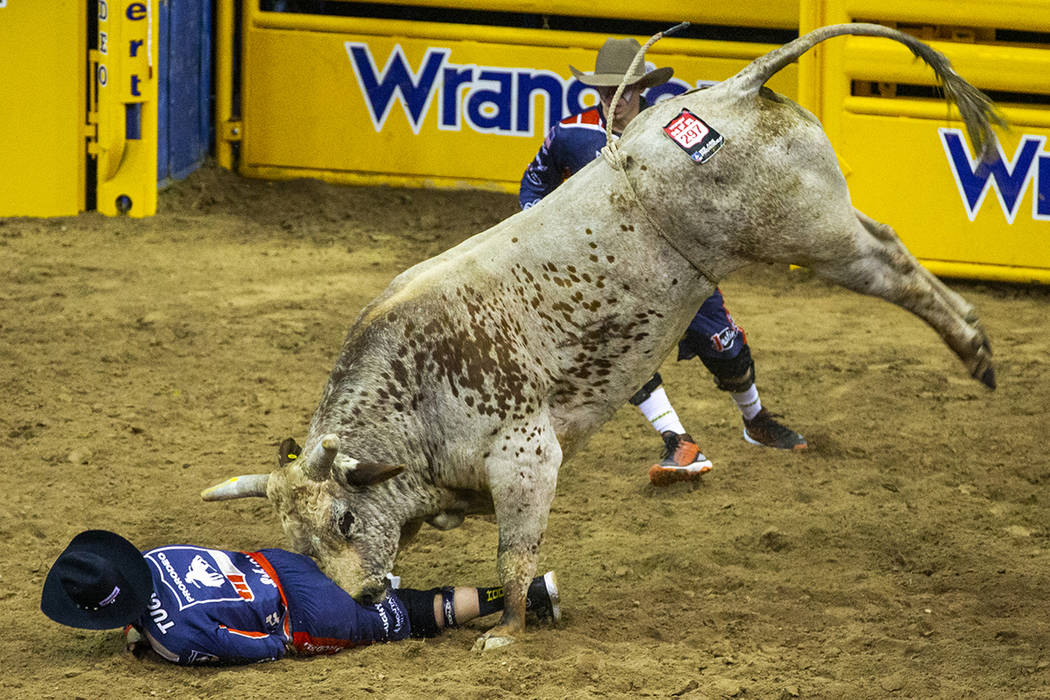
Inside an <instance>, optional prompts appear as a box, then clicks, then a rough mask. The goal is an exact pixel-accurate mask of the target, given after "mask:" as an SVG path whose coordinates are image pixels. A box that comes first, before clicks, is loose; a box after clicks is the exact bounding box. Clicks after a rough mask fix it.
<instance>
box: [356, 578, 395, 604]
mask: <svg viewBox="0 0 1050 700" xmlns="http://www.w3.org/2000/svg"><path fill="white" fill-rule="evenodd" d="M386 594H387V587H386V583H385V580H383V581H379V582H375V583H372V582H370V583H366V584H365V585H364V586H362V587H361V592H360V593H359V594H358V595H356V596H354V597H355V598H356V599H357V601H358V602H359V603H364V604H365V605H372V604H373V603H382V602H383V601H384V600H386Z"/></svg>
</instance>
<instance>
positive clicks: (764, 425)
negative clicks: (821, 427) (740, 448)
mask: <svg viewBox="0 0 1050 700" xmlns="http://www.w3.org/2000/svg"><path fill="white" fill-rule="evenodd" d="M744 439H745V440H747V441H748V442H750V443H751V444H752V445H758V446H760V447H775V448H777V449H778V450H804V449H806V438H804V437H802V436H801V435H799V434H798V433H796V432H795V431H794V430H792V429H791V428H788V427H786V426H783V425H781V424H780V423H778V422H776V421H775V420H773V414H772V413H770V412H769V411H767V410H766V408H765V407H764V406H763V407H762V410H761V411H759V412H758V415H756V416H755V417H754V418H752V419H751V420H745V421H744Z"/></svg>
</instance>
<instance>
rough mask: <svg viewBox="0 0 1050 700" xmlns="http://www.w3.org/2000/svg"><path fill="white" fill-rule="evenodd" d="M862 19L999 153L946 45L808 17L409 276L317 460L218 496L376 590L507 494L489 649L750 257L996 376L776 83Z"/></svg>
mask: <svg viewBox="0 0 1050 700" xmlns="http://www.w3.org/2000/svg"><path fill="white" fill-rule="evenodd" d="M844 34H857V35H868V36H878V37H887V38H890V39H894V40H896V41H899V42H901V43H903V44H905V45H906V46H907V47H908V48H910V49H911V50H912V52H913V53H915V54H916V55H917V56H918V57H920V58H921V59H922V60H923V61H925V62H926V63H927V64H929V66H930V67H931V68H932V69H933V70H934V71H935V72H936V74H937V76H938V77H939V78H940V80H941V81H942V83H943V86H944V89H945V92H946V95H947V97H948V99H949V100H950V101H952V102H953V103H955V104H956V106H957V108H958V109H959V111H960V113H961V114H962V117H963V119H964V121H965V122H966V125H967V128H968V132H969V136H970V139H971V141H972V142H973V144H974V147H975V148H976V149H977V150H978V151H981V152H982V153H983V152H985V151H986V149H991V148H994V135H993V134H992V132H991V129H990V126H989V122H990V120H992V119H997V117H996V116H995V112H994V110H993V108H992V106H991V103H990V102H989V100H988V99H987V98H986V97H985V96H984V95H983V94H982V93H980V92H979V91H978V90H976V89H975V88H974V87H972V86H971V85H970V84H968V83H967V82H966V81H964V80H963V79H962V78H961V77H959V76H958V75H957V74H956V73H955V71H954V70H953V69H952V68H951V66H950V64H949V62H948V60H947V59H946V58H945V57H944V56H943V55H941V54H939V53H938V52H936V51H934V50H932V49H931V48H929V47H928V46H926V45H924V44H922V43H921V42H919V41H918V40H916V39H914V38H912V37H910V36H907V35H905V34H902V33H900V32H898V31H895V30H892V29H888V28H885V27H881V26H877V25H868V24H850V25H838V26H831V27H824V28H821V29H818V30H816V31H814V32H812V33H809V34H806V35H804V36H802V37H800V38H798V39H796V40H795V41H792V42H791V43H789V44H786V45H785V46H783V47H781V48H779V49H777V50H775V51H772V52H771V53H769V54H767V55H766V56H763V57H761V58H759V59H757V60H755V61H754V62H753V63H751V64H750V65H749V66H747V67H746V68H745V69H743V70H742V71H741V72H740V73H738V74H737V75H735V76H733V77H732V78H730V79H728V80H726V81H724V82H722V83H719V84H717V85H715V86H713V87H711V88H709V89H705V90H700V91H693V92H689V93H686V94H683V95H680V96H678V97H675V98H673V99H669V100H666V101H664V102H661V103H659V104H657V105H655V106H654V107H652V108H651V109H647V110H645V111H644V112H642V113H641V114H640V115H639V116H638V117H637V118H636V119H635V120H634V121H632V122H631V124H630V126H629V127H628V128H627V129H626V131H625V133H624V134H623V136H622V138H621V139H620V140H619V141H618V142H617V147H616V148H615V150H614V151H612V152H611V153H610V154H608V155H609V157H606V158H597V159H596V160H595V161H594V162H592V163H591V164H590V165H588V166H587V167H586V168H584V169H583V170H581V171H580V172H579V173H578V174H577V175H575V176H573V177H572V178H570V179H569V180H568V181H566V182H565V183H564V184H563V185H562V186H561V187H559V188H558V189H557V190H556V191H555V192H554V193H553V194H551V195H550V196H549V197H547V198H546V199H544V200H543V201H542V202H540V203H539V204H538V205H537V206H535V207H533V208H531V209H528V210H526V211H523V212H520V213H518V214H516V215H515V216H513V217H511V218H509V219H507V220H505V221H503V222H502V223H500V224H498V225H496V226H494V227H493V228H491V229H489V230H487V231H485V232H483V233H480V234H478V235H476V236H474V237H472V238H470V239H469V240H467V241H465V242H464V243H462V244H460V245H458V246H456V247H455V248H452V249H451V250H448V251H447V252H445V253H443V254H441V255H439V256H437V257H435V258H432V259H430V260H427V261H425V262H422V263H420V264H418V265H416V266H414V267H412V268H411V269H409V270H407V271H405V272H404V273H402V274H401V275H399V276H398V277H397V278H396V279H394V280H393V282H392V283H391V284H390V286H389V287H388V288H387V289H386V291H384V292H383V293H382V294H381V295H380V296H379V297H378V298H377V299H375V300H374V301H373V302H372V303H371V304H369V305H368V306H367V307H366V308H365V309H364V310H363V311H362V312H361V314H360V316H359V318H358V319H357V321H356V322H355V323H354V324H353V326H352V327H351V328H350V330H349V332H348V333H347V336H346V340H345V342H344V343H343V347H342V350H341V352H340V354H339V357H338V359H337V361H336V363H335V367H334V369H333V370H332V374H331V377H330V378H329V380H328V384H327V387H326V388H325V391H324V395H323V396H322V398H321V402H320V405H319V406H318V407H317V410H316V412H315V413H314V415H313V419H312V421H311V424H310V429H309V433H308V434H307V437H306V442H305V446H304V447H305V450H304V452H303V454H302V456H300V458H299V459H296V460H294V461H289V460H288V459H287V458H283V459H282V460H281V464H280V466H279V467H278V468H277V469H276V470H275V471H274V472H273V473H271V474H264V475H252V476H247V477H238V478H235V479H231V480H230V481H228V482H225V483H223V484H220V485H219V486H216V487H213V488H211V489H208V490H206V491H205V492H204V494H203V496H204V498H205V499H206V500H221V499H225V498H236V497H241V496H265V497H267V498H269V500H270V502H271V503H272V504H273V506H274V508H275V509H276V511H277V513H278V515H279V516H280V519H281V523H282V526H283V528H284V532H285V534H286V536H287V538H288V540H289V542H290V544H291V546H292V547H294V548H295V549H297V550H298V551H300V552H304V553H307V554H311V555H313V556H315V557H316V558H317V559H318V560H319V561H320V563H321V565H322V566H323V568H324V570H325V572H326V573H327V574H328V575H330V576H331V577H332V578H334V579H335V580H336V581H337V582H338V583H339V584H340V585H342V586H343V587H345V588H346V589H347V590H348V591H350V592H351V593H352V594H353V595H354V596H356V597H362V596H364V597H367V596H376V595H381V594H382V591H383V575H384V574H385V573H386V572H388V571H390V570H391V568H392V567H393V564H394V558H395V556H396V554H397V551H398V547H399V542H402V543H403V542H404V541H405V540H406V539H407V538H409V537H411V536H412V535H413V534H415V532H416V531H417V530H418V528H419V527H420V525H421V523H423V522H429V523H431V524H433V525H435V526H437V527H440V528H449V527H455V526H456V525H458V524H460V523H461V522H462V520H463V517H464V516H465V515H469V514H473V513H491V512H495V514H496V519H497V522H498V527H499V546H498V557H497V566H498V572H499V577H500V580H501V582H502V584H503V585H504V586H505V587H506V591H507V605H506V609H505V611H504V613H503V618H502V619H501V621H500V622H499V624H498V625H497V626H495V627H494V628H492V629H491V630H489V631H488V632H487V634H486V635H485V637H484V638H483V639H484V641H483V642H482V645H483V646H485V645H487V646H496V645H499V644H502V643H506V642H507V641H509V640H510V639H511V638H512V637H513V636H514V635H516V634H518V633H520V632H522V631H523V629H524V624H525V622H524V619H525V617H524V615H525V605H524V601H525V591H526V588H527V586H528V584H529V581H530V580H531V578H532V577H533V574H534V572H535V569H536V564H537V556H538V553H539V549H540V543H541V541H542V539H543V534H544V530H545V529H546V526H547V516H548V513H549V510H550V506H551V501H552V499H553V498H554V493H555V486H556V484H557V480H558V469H559V467H560V465H561V463H562V461H563V460H564V459H565V458H566V457H568V456H569V455H571V454H572V453H573V452H574V451H575V450H576V449H577V448H579V447H580V445H581V443H583V441H584V440H585V439H586V438H587V437H588V436H590V435H591V434H593V433H594V432H595V431H596V430H598V428H599V427H600V426H601V425H602V424H603V423H605V422H606V421H607V420H608V419H609V418H610V417H611V416H612V415H613V413H614V412H615V411H616V410H617V409H618V408H619V407H620V406H621V405H623V403H624V402H625V401H627V399H628V398H629V397H630V396H631V395H632V394H633V393H634V392H635V391H636V390H637V389H638V387H639V386H641V385H642V384H643V383H644V382H645V380H646V379H648V378H649V377H651V376H652V374H653V372H654V371H656V369H657V368H658V367H659V365H660V363H661V362H662V361H663V360H664V358H665V357H666V356H667V355H668V353H669V352H670V351H671V349H672V348H673V346H674V345H675V342H676V341H677V340H678V339H679V337H680V336H681V335H682V333H683V331H684V330H685V328H686V326H687V325H688V323H689V320H690V319H691V318H692V317H693V315H694V313H695V311H696V309H697V308H698V307H699V305H700V302H701V301H703V299H704V298H706V297H707V296H708V295H710V294H711V293H712V291H714V288H715V286H716V284H717V283H718V281H719V280H721V279H723V278H724V277H725V276H726V275H728V274H729V273H731V272H733V271H734V270H736V269H738V268H740V267H742V266H744V265H747V264H749V263H753V262H756V261H760V262H769V263H793V264H796V265H802V266H805V267H808V268H810V269H811V270H813V271H814V272H816V273H817V274H819V275H821V276H823V277H825V278H827V279H830V280H834V281H835V282H837V283H839V284H841V285H843V286H845V287H848V288H850V289H853V290H855V291H858V292H863V293H865V294H870V295H874V296H878V297H882V298H883V299H886V300H888V301H892V302H894V303H895V304H899V305H900V306H902V307H904V308H906V309H908V310H909V311H911V312H913V313H915V314H916V315H918V316H919V317H921V318H922V319H924V320H925V321H926V322H927V323H928V324H929V325H931V326H932V327H933V328H934V330H936V331H937V332H938V333H939V334H940V335H941V337H942V338H943V339H944V341H945V342H946V343H947V344H948V346H949V347H950V348H951V349H952V350H954V351H955V353H956V354H957V355H958V356H959V357H960V358H961V359H962V361H963V363H964V364H965V365H966V368H967V369H968V370H969V372H970V373H971V374H972V375H973V376H974V377H976V378H978V379H979V380H981V381H982V382H984V383H985V384H986V385H988V386H989V387H992V388H994V385H995V379H994V372H993V369H992V363H991V350H990V348H989V344H988V340H987V338H986V337H985V334H984V331H983V330H982V328H981V325H980V324H979V323H978V320H977V316H976V314H975V313H974V309H973V308H972V307H971V306H970V305H969V304H968V303H966V302H965V301H964V300H963V299H962V298H961V297H959V296H958V295H957V294H955V293H954V292H952V291H951V290H949V289H948V288H947V287H946V286H945V285H944V284H942V283H941V282H940V281H939V280H937V279H936V278H935V277H934V276H933V275H931V274H930V273H928V272H927V271H926V270H925V269H924V268H923V267H922V266H921V265H919V263H918V262H917V261H916V260H915V258H914V257H912V255H911V254H910V253H909V252H908V251H907V250H906V249H905V247H904V246H903V245H902V244H901V242H900V240H899V239H898V238H897V236H896V234H895V233H894V231H893V230H892V229H891V228H890V227H889V226H886V225H884V224H881V223H879V222H877V221H873V220H872V219H870V218H868V217H867V216H865V215H864V214H862V213H860V212H859V211H857V210H855V209H854V208H853V206H852V205H851V204H850V197H849V192H848V191H847V188H846V182H845V180H844V178H843V175H842V173H841V172H840V170H839V168H838V166H837V163H836V158H835V153H834V152H833V151H832V149H831V146H830V144H829V143H828V140H827V138H826V137H825V135H824V133H823V131H822V130H821V126H820V124H819V122H818V121H817V120H816V118H814V117H813V116H812V115H811V114H810V113H808V112H807V111H805V110H804V109H802V108H801V107H799V106H798V105H797V104H795V103H794V102H792V101H790V100H788V99H786V98H784V97H782V96H780V95H777V94H775V93H773V92H771V91H769V90H768V89H766V88H764V87H763V84H764V83H765V82H766V81H767V80H768V79H769V77H770V76H771V75H773V74H774V73H776V72H777V71H778V70H780V69H781V68H782V67H784V66H785V65H787V64H788V63H790V62H792V61H794V60H796V59H797V58H798V57H799V56H800V55H801V54H802V53H804V52H805V51H806V50H808V49H810V48H811V47H813V46H814V45H815V44H817V43H819V42H821V41H824V40H825V39H828V38H830V37H834V36H838V35H844ZM683 110H687V112H686V114H691V115H694V116H695V118H698V119H700V120H702V122H703V123H704V124H706V125H708V126H710V127H711V128H712V129H714V130H715V131H717V132H718V133H720V134H721V136H722V137H723V139H724V140H723V141H722V144H721V147H720V148H719V149H718V150H717V151H715V150H714V146H709V145H707V144H710V143H711V139H708V140H707V141H706V142H704V144H702V145H701V147H700V148H696V146H697V144H691V143H690V141H689V139H688V136H687V137H684V138H683V137H681V134H677V132H675V131H674V129H673V128H669V129H666V130H665V127H670V125H671V124H672V122H674V120H676V119H677V118H679V117H681V116H682V115H683ZM686 119H687V120H691V119H693V117H689V116H687V117H686ZM679 125H681V124H680V123H679ZM685 126H687V127H688V126H689V125H688V124H686V125H685ZM676 134H677V135H678V136H679V138H678V140H677V141H676V139H675V138H674V137H675V136H676ZM687 149H692V151H693V153H694V154H696V155H697V156H698V159H699V160H700V161H703V162H698V161H697V160H694V159H693V157H691V156H690V153H689V152H688V150H687ZM704 158H706V160H704ZM289 451H294V452H298V450H294V448H293V447H292V446H291V443H289V444H288V445H286V446H285V449H284V450H283V452H284V453H285V454H287V453H288V452H289Z"/></svg>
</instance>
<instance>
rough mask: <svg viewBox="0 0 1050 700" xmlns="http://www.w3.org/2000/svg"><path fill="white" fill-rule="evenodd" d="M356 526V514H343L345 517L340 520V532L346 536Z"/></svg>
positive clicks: (347, 512) (348, 512)
mask: <svg viewBox="0 0 1050 700" xmlns="http://www.w3.org/2000/svg"><path fill="white" fill-rule="evenodd" d="M353 526H354V514H353V513H351V512H350V511H346V512H345V513H343V517H341V518H339V532H341V533H343V534H344V535H345V534H346V533H348V532H350V528H352V527H353Z"/></svg>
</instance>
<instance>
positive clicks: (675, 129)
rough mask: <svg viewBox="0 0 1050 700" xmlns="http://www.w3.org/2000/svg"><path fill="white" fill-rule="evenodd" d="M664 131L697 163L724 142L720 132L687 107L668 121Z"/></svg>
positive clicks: (705, 159) (701, 161) (703, 160)
mask: <svg viewBox="0 0 1050 700" xmlns="http://www.w3.org/2000/svg"><path fill="white" fill-rule="evenodd" d="M664 133H665V134H667V136H668V138H670V139H671V140H672V141H674V142H675V143H676V144H678V146H679V147H680V148H681V149H682V150H683V151H685V152H686V153H687V154H688V155H689V157H690V158H692V159H693V160H694V161H696V162H697V163H706V162H707V160H708V158H710V157H711V156H713V155H714V154H715V151H717V150H718V149H719V148H721V147H722V144H723V143H725V138H723V137H722V134H720V133H718V132H717V131H715V130H714V129H712V128H711V126H710V125H709V124H707V123H706V122H705V121H704V120H703V119H701V118H700V117H698V116H696V115H695V114H693V113H692V112H690V111H689V110H688V109H683V110H682V111H681V112H680V113H679V114H678V116H677V117H675V118H674V119H672V120H671V121H670V122H668V123H667V126H665V127H664Z"/></svg>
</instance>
